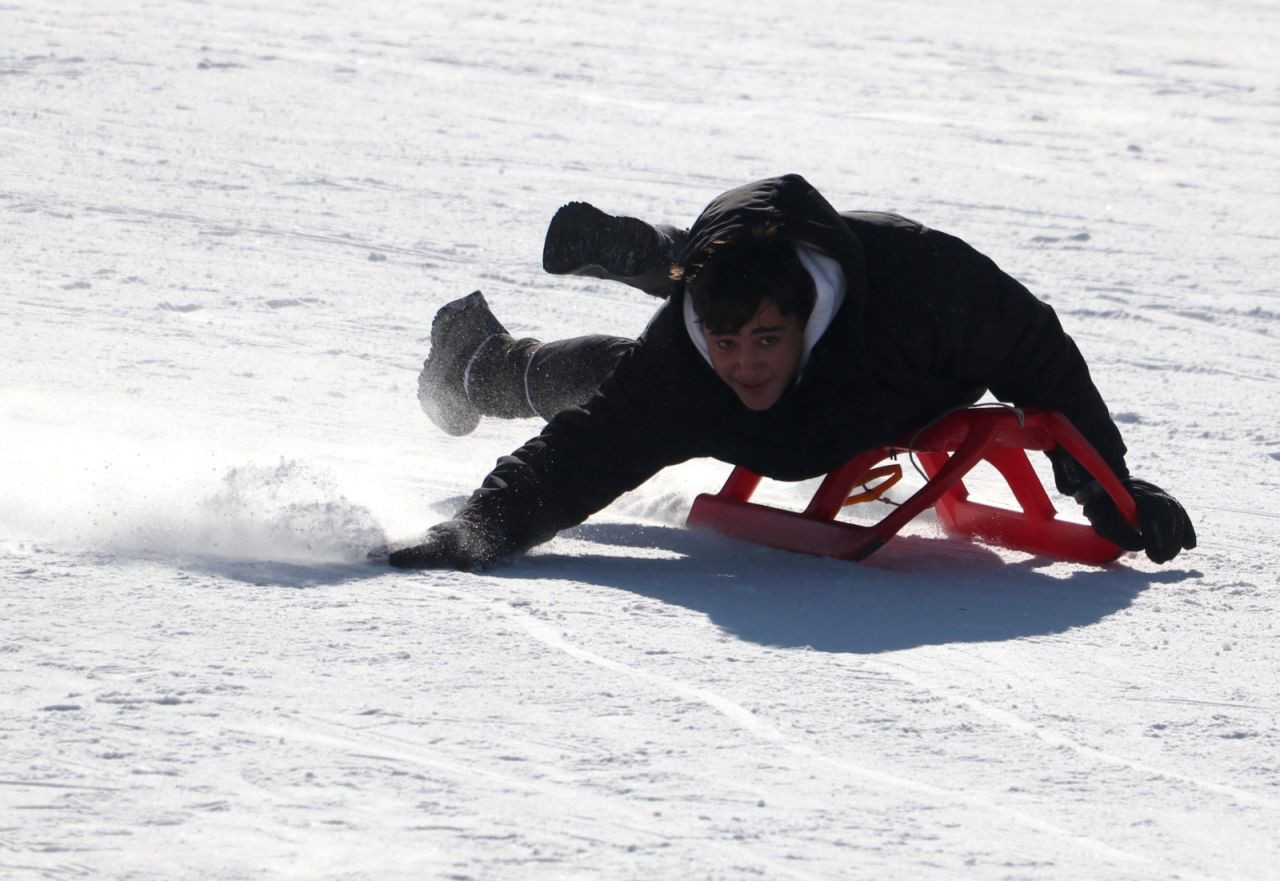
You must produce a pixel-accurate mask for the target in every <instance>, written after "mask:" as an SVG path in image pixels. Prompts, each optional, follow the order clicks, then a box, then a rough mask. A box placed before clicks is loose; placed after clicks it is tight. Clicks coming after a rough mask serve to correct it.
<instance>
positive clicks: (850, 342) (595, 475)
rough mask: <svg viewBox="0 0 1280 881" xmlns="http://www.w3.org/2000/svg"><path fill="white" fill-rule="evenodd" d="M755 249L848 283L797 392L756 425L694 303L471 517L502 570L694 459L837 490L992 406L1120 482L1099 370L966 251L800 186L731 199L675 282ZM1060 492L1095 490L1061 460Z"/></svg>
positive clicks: (505, 467) (466, 512)
mask: <svg viewBox="0 0 1280 881" xmlns="http://www.w3.org/2000/svg"><path fill="white" fill-rule="evenodd" d="M744 235H776V236H782V237H785V238H787V239H789V240H793V241H800V242H803V243H805V244H807V245H808V246H810V247H812V248H814V249H816V250H818V251H820V252H822V253H825V254H827V255H828V256H830V257H833V258H834V259H835V260H837V261H838V262H839V263H840V265H841V267H842V268H843V270H844V273H845V276H846V281H847V285H848V288H847V292H846V297H845V301H844V304H843V305H842V307H841V308H840V311H839V312H837V313H836V316H835V319H834V320H833V322H832V324H831V326H830V327H829V328H828V329H827V331H826V333H825V334H824V335H823V336H822V338H821V339H820V340H819V341H818V342H817V344H816V345H815V346H814V348H813V350H812V353H811V354H810V357H809V361H808V363H807V365H806V366H805V368H804V370H803V373H802V375H801V377H800V379H799V381H798V382H797V383H795V384H794V385H793V386H792V387H791V388H789V389H788V390H787V391H786V392H785V393H784V394H783V396H782V397H781V398H780V399H779V401H778V402H777V403H776V404H775V405H774V406H773V407H771V408H770V409H768V410H765V411H752V410H748V409H747V408H746V407H744V406H743V405H742V403H741V402H740V401H739V400H738V398H737V396H736V395H735V394H734V393H733V391H732V390H731V389H730V388H729V387H728V386H727V385H725V383H724V382H723V381H721V380H720V379H719V378H718V377H717V376H716V374H715V373H714V371H713V370H712V369H711V366H710V365H709V364H708V363H707V362H706V360H705V359H704V358H703V357H702V356H701V355H700V354H699V353H698V351H697V350H696V349H695V348H694V346H693V343H692V342H691V341H690V339H689V335H688V331H687V330H686V328H685V324H684V320H683V314H682V309H683V298H684V296H685V293H684V291H683V288H682V287H681V286H676V287H675V288H674V289H673V291H672V294H671V296H670V298H669V299H668V300H667V302H666V303H665V304H664V305H663V306H662V307H661V308H660V309H659V311H658V313H657V315H656V316H655V317H654V319H653V321H652V322H651V323H650V325H649V327H648V328H647V329H646V331H645V332H644V334H643V335H642V336H641V338H640V344H639V345H638V346H637V347H636V348H635V349H633V350H632V351H631V352H630V353H629V354H628V355H626V356H625V357H624V358H623V360H622V361H621V362H620V363H619V365H618V367H617V368H616V369H615V370H614V372H613V374H612V375H611V376H610V377H609V378H608V379H607V380H606V381H605V382H604V383H603V385H602V386H601V387H600V390H599V392H598V393H597V394H596V395H595V396H594V397H592V398H591V399H590V400H589V401H587V402H586V403H585V404H584V405H582V406H581V407H575V408H571V409H569V410H567V411H564V412H562V413H560V414H559V415H557V416H556V417H555V418H554V419H552V421H551V422H550V423H549V424H548V425H547V426H546V428H545V429H544V430H543V432H542V433H541V434H540V435H538V436H537V437H535V438H533V439H532V440H530V441H529V442H528V443H526V444H525V445H524V446H522V447H521V448H520V449H518V450H516V451H515V452H514V453H512V454H511V455H510V456H505V457H503V458H502V459H500V460H499V461H498V464H497V466H496V467H495V468H494V470H493V471H492V472H491V473H490V474H489V476H488V477H487V478H486V479H485V481H484V483H483V485H482V486H481V487H480V489H478V490H476V492H475V493H474V494H473V495H472V496H471V498H470V500H469V501H468V502H467V504H466V506H465V507H464V508H463V510H462V511H461V512H460V513H459V514H458V517H459V518H461V519H464V520H467V521H470V522H472V523H474V524H476V525H477V526H480V527H481V528H482V529H483V531H484V533H485V534H486V535H488V536H489V537H491V538H492V540H493V541H494V542H495V544H496V545H497V548H496V550H497V552H498V553H499V554H505V553H511V552H515V551H523V550H526V549H528V548H530V547H532V546H533V545H536V544H539V543H540V542H544V541H546V540H548V539H550V538H551V537H552V536H554V535H555V534H556V533H557V532H559V531H560V530H562V529H565V528H567V527H569V526H573V525H575V524H577V523H580V522H582V521H583V520H585V519H586V518H587V517H589V516H590V515H591V514H593V513H594V512H596V511H598V510H600V509H601V508H603V507H605V506H606V505H608V504H609V503H610V502H611V501H613V499H615V498H617V497H618V496H619V495H621V494H622V493H624V492H626V491H628V490H631V489H634V488H635V487H637V486H639V485H640V484H642V483H644V482H645V481H646V480H648V479H649V478H650V477H652V476H653V475H654V474H656V473H657V472H658V471H659V470H661V469H662V468H664V467H666V466H668V465H673V464H676V463H678V462H683V461H685V460H688V459H692V458H695V457H711V458H714V459H719V460H722V461H724V462H728V463H731V464H734V465H743V466H745V467H747V468H749V469H750V470H752V471H754V472H756V473H758V474H762V475H764V476H766V477H770V478H775V479H780V480H801V479H805V478H810V477H815V476H818V475H821V474H824V473H826V472H828V471H831V470H832V469H834V468H836V467H838V466H840V465H842V464H843V463H844V462H845V461H846V460H847V459H849V458H850V457H851V456H853V455H854V454H855V453H858V452H860V451H862V450H865V449H869V448H871V447H873V446H876V445H880V444H884V443H887V442H889V441H891V440H892V439H894V438H896V437H898V436H900V435H903V434H905V433H907V432H910V431H913V430H915V429H918V428H920V427H922V426H924V425H926V424H928V423H930V422H931V421H933V420H935V419H937V418H938V417H939V416H941V415H943V414H944V413H946V412H947V411H949V410H951V409H953V408H956V407H961V406H965V405H967V404H970V403H972V402H974V401H975V400H977V398H978V397H980V396H981V395H982V393H983V391H984V390H988V389H989V390H990V391H991V393H992V394H993V395H994V396H995V397H996V398H999V399H1000V400H1002V401H1008V402H1011V403H1013V404H1017V405H1034V406H1040V407H1047V408H1050V409H1054V410H1060V411H1062V412H1063V413H1065V414H1066V415H1067V417H1068V418H1069V419H1070V420H1071V421H1072V422H1073V423H1075V425H1076V427H1077V428H1079V429H1080V431H1081V432H1082V433H1083V434H1084V436H1085V437H1086V438H1087V439H1088V440H1089V441H1090V442H1091V443H1092V444H1093V445H1094V446H1095V447H1096V448H1097V449H1098V451H1099V452H1100V453H1101V454H1102V456H1103V458H1104V459H1105V460H1106V461H1107V463H1108V464H1109V465H1110V466H1111V467H1112V468H1113V469H1114V470H1115V471H1116V473H1117V475H1118V476H1120V477H1125V476H1127V474H1128V471H1127V469H1126V467H1125V462H1124V453H1125V447H1124V443H1123V441H1122V440H1121V438H1120V433H1119V431H1118V430H1117V428H1116V426H1115V424H1114V423H1113V422H1112V420H1111V418H1110V416H1109V415H1108V412H1107V408H1106V405H1105V404H1104V403H1103V401H1102V398H1101V396H1100V395H1099V394H1098V390H1097V389H1096V388H1095V387H1094V384H1093V382H1092V380H1091V379H1090V377H1089V370H1088V368H1087V366H1086V365H1085V362H1084V359H1083V358H1082V357H1081V355H1080V352H1079V350H1078V349H1077V348H1076V346H1075V343H1074V342H1072V340H1071V338H1070V337H1069V336H1067V335H1066V333H1065V332H1064V331H1063V330H1062V326H1061V325H1060V324H1059V323H1058V319H1057V316H1056V315H1055V314H1054V312H1053V309H1051V308H1050V307H1049V306H1048V305H1047V304H1045V303H1043V302H1041V301H1040V300H1038V299H1036V298H1035V297H1034V296H1033V295H1032V294H1031V293H1030V292H1028V291H1027V289H1026V288H1024V287H1023V286H1022V285H1021V284H1019V283H1018V282H1017V281H1015V280H1014V279H1012V278H1010V277H1009V276H1008V275H1006V274H1005V273H1004V272H1002V271H1001V270H1000V269H999V268H998V267H997V266H996V265H995V264H994V263H993V262H992V261H991V260H989V259H988V258H987V257H985V256H983V255H982V254H980V253H978V252H977V251H975V250H974V249H973V248H971V247H970V246H969V245H967V244H965V243H964V242H962V241H961V240H959V239H957V238H955V237H953V236H949V235H946V234H945V233H941V232H938V231H936V230H931V229H928V228H926V227H924V226H922V225H920V224H918V223H916V222H914V221H911V220H907V219H905V218H902V217H898V216H896V215H892V214H883V213H874V212H850V213H845V214H840V213H837V212H836V211H835V209H833V208H832V207H831V206H830V205H829V204H828V203H827V201H826V200H825V199H824V198H823V197H822V196H821V195H820V194H819V193H818V192H817V191H816V190H815V189H813V187H811V186H810V185H809V184H808V183H807V182H806V181H805V180H804V179H803V178H801V177H800V176H798V175H786V176H784V177H779V178H771V179H768V180H763V181H759V182H756V183H753V184H749V185H746V186H743V187H739V188H737V189H734V190H730V191H729V192H727V193H725V194H723V195H721V196H719V197H718V198H717V199H715V200H714V201H713V202H712V203H711V204H710V205H708V206H707V208H706V209H705V210H704V211H703V212H702V214H701V215H700V216H699V217H698V219H697V221H696V222H695V223H694V225H693V226H692V227H691V228H690V230H689V233H688V236H687V237H686V239H685V241H684V245H683V248H682V250H681V253H680V255H679V257H678V258H677V261H676V265H677V267H678V271H679V270H683V272H684V276H685V278H686V279H687V278H689V277H691V276H692V274H694V273H696V272H697V270H698V268H699V267H700V266H701V265H702V263H703V262H704V261H705V259H706V257H707V256H708V255H709V254H710V253H711V252H713V251H714V250H715V248H717V247H719V246H720V244H721V243H723V242H725V241H728V240H732V239H735V238H737V237H740V236H744ZM1056 452H1057V455H1056V457H1055V456H1053V455H1051V458H1055V462H1054V465H1055V475H1056V476H1057V482H1058V487H1059V489H1060V490H1062V491H1063V492H1067V493H1071V492H1074V491H1075V490H1076V489H1078V485H1079V484H1080V483H1081V482H1083V481H1084V480H1087V479H1088V478H1087V477H1085V476H1084V475H1083V473H1082V472H1080V471H1079V467H1078V466H1074V467H1072V466H1073V465H1074V463H1073V462H1071V461H1070V460H1069V459H1068V458H1067V457H1065V455H1064V454H1062V453H1061V451H1056Z"/></svg>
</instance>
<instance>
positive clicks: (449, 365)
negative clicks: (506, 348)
mask: <svg viewBox="0 0 1280 881" xmlns="http://www.w3.org/2000/svg"><path fill="white" fill-rule="evenodd" d="M499 335H500V336H502V337H506V339H507V340H508V341H509V340H510V337H509V336H507V330H506V328H505V327H503V326H502V324H501V323H500V322H499V321H498V319H496V318H494V317H493V313H492V312H490V311H489V304H488V303H486V302H485V299H484V296H483V295H482V294H481V293H480V292H479V291H475V292H474V293H471V294H468V295H467V296H465V297H463V298H462V299H460V300H454V301H453V302H452V303H446V304H445V305H444V306H442V307H441V309H440V311H439V312H437V313H436V317H435V320H434V321H432V322H431V354H430V355H428V356H427V360H426V361H425V362H423V365H422V372H421V373H420V374H418V402H419V403H420V404H422V409H423V412H425V413H426V414H427V417H428V418H430V420H431V421H432V422H434V423H435V424H436V425H438V426H440V428H441V429H442V430H443V431H444V432H445V433H447V434H452V435H454V436H459V435H464V434H470V433H471V432H473V431H475V430H476V426H477V425H479V424H480V411H479V410H478V409H477V408H476V407H475V406H474V405H472V403H471V401H470V400H469V399H468V397H467V388H466V380H467V368H468V367H469V366H470V365H471V363H472V361H473V360H474V359H475V357H476V355H477V353H478V352H479V351H480V350H481V349H482V348H483V347H485V346H486V344H489V343H492V342H493V337H495V336H499Z"/></svg>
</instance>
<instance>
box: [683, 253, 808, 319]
mask: <svg viewBox="0 0 1280 881" xmlns="http://www.w3.org/2000/svg"><path fill="white" fill-rule="evenodd" d="M686 291H687V293H688V295H689V296H690V297H691V298H692V300H693V311H694V312H695V313H697V316H698V320H699V321H701V322H702V326H703V327H704V328H705V329H706V331H707V332H708V333H713V334H728V333H736V332H737V331H738V329H739V328H741V327H742V326H743V325H744V324H746V323H747V322H748V321H750V320H751V319H752V318H754V317H755V316H756V313H758V312H759V311H760V310H761V308H763V305H764V301H765V300H771V301H773V303H775V304H776V305H777V307H778V311H779V312H780V313H782V314H783V315H798V316H799V317H800V320H801V322H804V321H807V320H808V318H809V313H810V312H812V311H813V304H814V301H815V300H816V299H817V296H818V295H817V290H816V289H815V288H814V285H813V278H812V277H811V276H810V275H809V273H808V271H807V270H806V269H805V268H804V265H803V264H801V262H800V258H799V256H798V255H797V254H796V249H795V245H793V244H792V243H791V242H788V241H779V240H777V239H759V238H753V239H745V240H741V241H737V242H732V243H729V244H725V245H722V246H721V247H720V248H718V249H717V250H716V251H715V252H714V253H713V254H712V256H711V257H710V258H709V259H708V260H707V262H706V264H705V265H703V266H702V267H701V268H700V269H699V271H698V273H697V274H696V275H695V276H694V277H693V278H692V279H691V280H690V281H689V283H688V284H687V286H686Z"/></svg>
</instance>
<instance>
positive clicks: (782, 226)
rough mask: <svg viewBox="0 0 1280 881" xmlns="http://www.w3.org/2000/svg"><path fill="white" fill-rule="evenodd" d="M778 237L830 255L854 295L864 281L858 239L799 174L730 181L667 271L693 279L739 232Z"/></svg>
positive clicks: (675, 276) (681, 278) (678, 277)
mask: <svg viewBox="0 0 1280 881" xmlns="http://www.w3.org/2000/svg"><path fill="white" fill-rule="evenodd" d="M751 237H759V238H773V237H777V238H781V239H785V240H788V241H792V242H795V243H798V244H803V245H806V246H808V247H809V248H812V249H813V250H815V251H818V252H819V253H821V254H826V255H827V256H829V257H832V258H834V259H835V260H837V261H838V262H839V263H840V264H841V268H842V269H843V270H844V273H845V277H846V278H847V279H848V280H849V287H850V293H851V294H856V295H857V296H858V297H859V298H860V297H861V292H862V289H863V287H864V283H863V279H864V278H865V274H866V272H865V266H864V260H863V252H862V245H861V243H860V242H859V241H858V239H857V237H856V236H855V235H854V234H853V232H852V231H851V230H850V229H849V226H848V224H847V223H845V221H844V219H843V218H842V217H841V216H840V214H839V213H838V212H837V211H836V210H835V208H833V207H831V204H830V203H829V202H827V200H826V199H824V198H823V197H822V195H821V194H820V193H819V192H818V191H817V190H816V189H814V188H813V186H811V185H810V184H809V182H808V181H806V180H805V179H804V178H803V177H801V176H800V175H798V174H785V175H783V176H781V177H770V178H765V179H764V180H759V181H756V182H754V183H749V184H745V185H743V186H740V187H735V188H733V189H732V190H729V191H727V192H725V193H722V194H720V195H719V196H717V197H716V198H714V199H712V200H711V203H710V204H708V205H707V207H706V208H704V209H703V210H702V213H701V214H700V215H698V219H697V220H696V221H694V223H693V226H692V227H690V228H689V232H688V235H687V236H686V237H685V240H684V246H683V247H682V248H681V249H680V253H679V254H678V255H677V256H676V261H675V265H674V267H673V268H672V270H671V276H672V278H673V279H675V280H676V281H683V282H689V281H691V280H693V278H695V277H696V276H697V274H698V272H700V271H701V269H702V267H703V266H705V265H706V263H707V261H708V260H709V259H710V258H711V256H712V255H713V254H715V252H716V251H717V250H719V249H720V248H721V247H723V246H724V245H725V244H727V243H729V242H734V241H739V240H741V239H743V238H751Z"/></svg>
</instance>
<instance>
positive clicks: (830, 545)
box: [687, 407, 1137, 564]
mask: <svg viewBox="0 0 1280 881" xmlns="http://www.w3.org/2000/svg"><path fill="white" fill-rule="evenodd" d="M1058 446H1061V447H1062V448H1063V449H1064V450H1066V451H1067V452H1068V453H1070V454H1071V455H1072V456H1073V457H1074V458H1075V459H1076V461H1077V462H1079V463H1080V464H1081V465H1082V466H1083V467H1084V469H1085V470H1086V471H1088V472H1089V473H1090V474H1092V475H1093V477H1094V479H1095V480H1097V481H1098V483H1099V484H1100V485H1101V486H1102V489H1103V490H1104V491H1105V492H1106V493H1107V494H1108V495H1109V496H1111V498H1112V500H1114V501H1115V503H1116V506H1117V507H1118V508H1119V510H1120V512H1121V513H1122V514H1123V515H1124V517H1125V519H1127V520H1128V521H1129V522H1130V523H1131V524H1135V525H1136V523H1137V513H1136V509H1135V507H1134V503H1133V499H1132V498H1131V497H1130V495H1129V493H1128V491H1127V490H1126V489H1125V488H1124V486H1123V485H1122V484H1121V483H1120V481H1119V479H1118V478H1117V477H1116V475H1115V473H1114V472H1113V471H1112V470H1111V468H1110V467H1109V466H1108V465H1107V464H1106V462H1104V461H1103V460H1102V457H1101V456H1100V455H1098V452H1097V450H1095V449H1094V448H1093V446H1092V445H1091V444H1090V443H1089V442H1088V441H1087V440H1085V439H1084V437H1083V436H1082V435H1081V434H1080V432H1079V431H1077V430H1076V428H1075V426H1074V425H1072V424H1071V423H1070V421H1068V420H1067V418H1066V417H1065V416H1063V415H1062V414H1061V413H1058V412H1055V411H1052V410H1043V409H1039V408H1034V407H1026V408H1014V407H970V408H966V409H963V410H956V411H954V412H951V413H948V414H947V415H946V416H944V417H943V418H941V419H939V420H938V421H937V422H935V423H933V424H932V425H929V426H926V427H925V428H923V429H921V430H919V431H917V432H915V433H914V434H912V435H909V436H905V437H901V438H898V439H897V440H896V441H894V442H893V443H890V444H887V445H885V446H883V447H877V448H875V449H871V450H868V451H866V452H864V453H861V454H859V455H857V456H854V457H853V458H852V459H850V460H849V461H848V462H846V463H845V464H844V465H842V466H841V467H840V468H838V469H836V470H835V471H832V472H831V473H830V474H828V475H827V476H826V478H825V479H824V480H823V481H822V483H821V485H820V486H819V487H818V489H817V491H816V492H815V493H814V495H813V499H812V500H811V501H810V502H809V506H808V507H807V508H805V510H804V511H802V512H798V513H797V512H794V511H786V510H782V509H780V508H774V507H771V506H768V505H762V504H759V503H756V502H751V501H749V499H750V498H751V494H752V493H753V492H755V489H756V487H757V486H758V485H759V484H760V480H761V478H760V476H759V475H758V474H754V473H752V472H750V471H748V470H747V469H745V468H741V467H739V468H735V469H734V470H733V472H732V473H731V474H730V475H729V479H728V480H727V481H726V482H725V485H724V487H723V488H722V489H721V490H720V492H718V493H714V494H712V493H703V494H702V495H700V496H698V497H697V499H695V500H694V503H693V507H692V508H691V509H690V511H689V517H688V520H687V525H689V526H705V527H708V528H710V529H713V530H715V531H716V532H719V533H722V534H724V535H728V536H732V537H734V538H740V539H746V540H747V541H754V542H759V543H761V544H766V545H770V546H771V547H776V548H782V549H783V550H789V551H797V552H799V553H804V554H815V555H817V556H824V557H839V558H841V559H846V560H864V559H866V558H867V557H868V556H870V555H871V554H872V553H874V552H875V551H876V550H877V549H878V548H879V547H880V546H881V545H883V544H884V543H885V542H886V541H888V540H889V539H890V538H892V537H893V536H894V535H895V534H896V533H897V532H898V530H900V529H902V527H904V526H905V525H906V524H907V523H908V522H910V521H911V520H912V519H913V518H914V517H916V515H918V514H919V513H920V512H921V511H923V510H925V509H926V508H928V507H929V506H931V505H932V506H934V507H935V509H936V511H937V516H938V521H939V522H940V523H941V524H942V526H943V529H944V530H946V532H947V533H948V534H951V535H958V536H965V537H969V538H979V539H982V540H984V541H987V542H990V543H991V544H995V545H999V546H1001V547H1006V548H1011V549H1014V550H1019V551H1026V552H1027V553H1031V554H1036V555H1039V556H1045V557H1051V558H1054V559H1059V560H1068V561H1072V562H1078V563H1090V564H1100V563H1105V562H1108V561H1110V560H1114V559H1115V558H1116V557H1118V556H1120V554H1122V553H1123V552H1124V551H1123V549H1121V548H1120V547H1119V546H1118V545H1115V544H1113V543H1112V542H1109V541H1107V540H1106V539H1104V538H1102V537H1101V536H1099V535H1098V534H1097V533H1095V532H1094V531H1093V529H1092V528H1091V527H1090V526H1088V525H1086V524H1083V523H1074V522H1071V521H1068V520H1060V519H1058V517H1057V509H1055V508H1054V506H1053V503H1052V502H1050V501H1049V496H1048V495H1047V494H1046V493H1045V490H1044V487H1043V485H1041V483H1040V478H1039V476H1038V475H1037V474H1036V472H1035V470H1034V469H1033V468H1032V466H1031V461H1030V460H1029V459H1028V458H1027V453H1026V451H1027V450H1051V449H1053V448H1055V447H1058ZM899 453H914V454H915V455H916V457H917V458H918V459H919V461H920V465H921V467H922V468H923V469H924V472H925V474H926V475H927V477H928V481H927V482H926V483H925V485H924V486H922V487H921V488H920V489H918V490H917V491H916V492H915V493H914V494H913V495H912V496H911V497H910V498H908V499H907V500H906V501H904V502H903V503H902V504H900V505H898V506H897V507H895V508H894V509H893V511H892V512H891V513H890V514H888V515H887V516H886V517H884V518H883V519H881V520H880V521H879V522H878V523H875V524H872V525H869V526H864V525H858V524H854V523H847V522H844V521H839V520H836V519H835V518H836V515H837V514H838V513H839V512H840V510H841V508H842V507H844V506H845V505H846V504H848V503H850V502H853V501H867V500H870V499H871V498H877V497H879V495H880V494H882V493H883V492H884V491H885V490H886V489H888V487H889V486H890V485H892V483H893V482H894V481H896V479H897V477H898V476H901V469H900V468H899V467H898V466H897V465H890V466H881V467H879V468H875V467H874V466H876V465H877V463H879V462H881V461H882V460H884V459H888V458H891V457H896V456H897V455H898V454H899ZM983 460H985V461H987V462H988V463H990V464H991V465H992V467H994V468H995V469H996V471H998V472H999V473H1000V475H1001V476H1002V477H1003V478H1004V479H1005V481H1006V482H1007V483H1008V484H1009V489H1010V490H1011V491H1012V493H1013V497H1014V499H1015V500H1016V501H1017V503H1018V505H1020V506H1021V510H1015V509H1011V508H1004V507H999V506H996V505H989V504H985V503H982V502H977V501H973V500H971V499H970V498H969V492H968V490H967V489H966V488H965V485H964V481H963V479H962V478H963V477H964V476H965V475H966V474H967V473H968V472H969V471H970V470H971V469H972V468H973V467H974V466H975V465H977V464H978V463H979V462H980V461H983ZM895 475H897V476H895ZM877 479H879V480H880V481H881V483H879V484H877V485H875V486H873V487H871V488H870V489H864V491H863V492H860V493H857V494H856V495H853V496H851V495H850V492H851V491H852V490H853V488H854V487H855V486H863V487H865V486H866V485H867V484H868V483H871V482H872V481H873V480H877Z"/></svg>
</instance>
